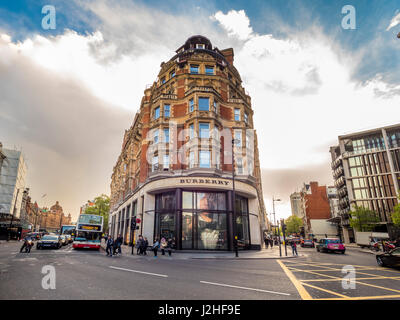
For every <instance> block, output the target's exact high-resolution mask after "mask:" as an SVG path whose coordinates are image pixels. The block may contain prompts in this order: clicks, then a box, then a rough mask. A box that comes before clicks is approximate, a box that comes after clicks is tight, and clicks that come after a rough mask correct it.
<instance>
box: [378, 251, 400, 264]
mask: <svg viewBox="0 0 400 320" xmlns="http://www.w3.org/2000/svg"><path fill="white" fill-rule="evenodd" d="M376 262H377V263H378V265H379V266H381V267H400V248H395V249H393V250H391V251H389V252H385V253H381V254H377V255H376Z"/></svg>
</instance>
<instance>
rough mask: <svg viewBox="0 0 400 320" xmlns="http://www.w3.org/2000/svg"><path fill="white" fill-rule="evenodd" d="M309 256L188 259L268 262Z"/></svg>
mask: <svg viewBox="0 0 400 320" xmlns="http://www.w3.org/2000/svg"><path fill="white" fill-rule="evenodd" d="M305 257H307V255H300V256H290V257H265V258H246V257H243V258H241V257H237V258H236V257H233V258H208V257H205V258H188V259H197V260H267V259H278V260H281V259H297V258H305Z"/></svg>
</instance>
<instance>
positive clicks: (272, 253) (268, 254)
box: [101, 241, 306, 260]
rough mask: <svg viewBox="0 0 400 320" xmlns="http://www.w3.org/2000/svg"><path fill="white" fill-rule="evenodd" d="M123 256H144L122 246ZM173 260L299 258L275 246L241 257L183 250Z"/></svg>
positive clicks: (148, 252) (221, 253)
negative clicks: (280, 254)
mask: <svg viewBox="0 0 400 320" xmlns="http://www.w3.org/2000/svg"><path fill="white" fill-rule="evenodd" d="M101 247H102V249H103V250H104V251H105V249H106V245H105V243H104V242H103V241H102V242H101ZM121 248H122V256H127V257H128V256H129V257H135V258H141V257H143V256H138V255H136V248H134V249H133V255H132V254H131V252H132V247H130V246H127V245H122V247H121ZM153 256H154V254H153V252H152V251H150V250H148V251H147V257H151V258H152V257H153ZM157 256H158V257H161V258H169V256H168V252H167V251H166V252H165V256H162V255H161V250H159V251H158V254H157ZM298 257H306V255H304V254H302V253H299V256H298ZM171 258H173V259H182V260H187V259H218V260H238V259H241V260H242V259H243V260H246V259H291V258H297V256H292V249H291V248H289V247H288V248H287V257H286V256H285V247H284V246H282V257H280V256H279V246H274V247H273V248H272V249H271V248H269V249H262V250H239V257H235V252H233V251H210V250H182V251H180V250H179V251H176V250H173V251H172V257H171Z"/></svg>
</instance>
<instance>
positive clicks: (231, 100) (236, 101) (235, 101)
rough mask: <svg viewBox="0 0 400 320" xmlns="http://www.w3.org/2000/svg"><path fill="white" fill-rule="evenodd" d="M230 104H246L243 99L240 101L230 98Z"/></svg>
mask: <svg viewBox="0 0 400 320" xmlns="http://www.w3.org/2000/svg"><path fill="white" fill-rule="evenodd" d="M228 102H229V103H240V104H242V103H244V101H243V99H238V98H229V99H228Z"/></svg>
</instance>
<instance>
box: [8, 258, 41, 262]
mask: <svg viewBox="0 0 400 320" xmlns="http://www.w3.org/2000/svg"><path fill="white" fill-rule="evenodd" d="M13 261H37V259H36V258H22V259H13Z"/></svg>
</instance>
